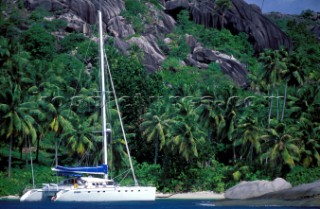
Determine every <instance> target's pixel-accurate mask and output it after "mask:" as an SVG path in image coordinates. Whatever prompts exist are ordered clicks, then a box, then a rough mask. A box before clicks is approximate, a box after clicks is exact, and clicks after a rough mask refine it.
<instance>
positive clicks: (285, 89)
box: [281, 82, 288, 122]
mask: <svg viewBox="0 0 320 209" xmlns="http://www.w3.org/2000/svg"><path fill="white" fill-rule="evenodd" d="M287 88H288V82H286V86H285V88H284V98H283V106H282V114H281V122H282V121H283V118H284V110H285V106H286V101H287Z"/></svg>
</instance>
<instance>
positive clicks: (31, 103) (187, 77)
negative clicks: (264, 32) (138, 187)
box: [0, 0, 320, 196]
mask: <svg viewBox="0 0 320 209" xmlns="http://www.w3.org/2000/svg"><path fill="white" fill-rule="evenodd" d="M7 2H9V3H10V1H7ZM22 2H23V1H21V0H19V1H17V3H18V5H14V4H11V3H10V4H6V5H3V2H1V6H2V8H4V9H3V11H6V12H5V13H1V14H0V33H1V36H0V68H1V72H0V74H1V76H0V88H1V89H2V90H3V91H1V92H0V124H1V129H0V137H1V140H0V144H1V149H2V151H1V154H0V155H1V156H0V160H1V163H2V164H3V165H6V163H7V160H8V159H9V158H10V156H11V158H10V159H12V169H13V170H12V171H11V173H12V174H13V175H12V177H11V178H7V177H6V176H7V171H8V170H9V166H8V169H7V170H2V171H1V173H0V178H1V181H0V196H3V195H9V194H21V192H22V190H23V189H24V187H25V186H27V187H29V188H30V187H31V173H30V169H29V168H28V169H23V168H22V167H24V164H25V159H23V158H25V157H26V156H25V155H24V154H23V153H22V152H21V150H22V148H23V146H24V144H25V141H26V138H30V139H33V140H30V143H31V145H32V146H34V147H35V146H37V150H38V151H39V152H38V153H34V155H37V159H36V160H35V161H37V162H36V163H35V173H36V184H38V183H42V182H56V177H53V176H51V172H50V171H49V169H48V167H49V166H50V165H51V163H52V159H53V156H54V150H55V149H54V144H55V142H59V144H60V148H59V153H60V156H59V162H61V163H62V164H65V165H67V164H69V165H71V164H74V163H75V162H78V160H79V159H80V158H81V159H83V158H85V161H86V162H85V163H86V164H95V163H99V162H101V152H100V151H99V150H100V147H101V137H100V136H94V137H93V135H92V134H91V133H92V132H94V131H95V130H100V125H99V124H98V123H97V121H99V120H100V118H99V112H100V111H99V105H100V103H99V102H98V100H97V99H96V98H97V97H98V95H99V94H100V90H99V88H98V87H97V86H98V83H99V82H98V77H99V72H98V70H97V69H98V58H97V54H98V53H97V52H98V50H97V48H98V46H97V44H96V43H94V42H92V41H90V40H89V39H87V38H86V37H84V36H83V35H81V34H70V35H68V36H66V37H65V38H63V39H60V40H58V38H57V37H55V36H53V35H51V34H52V32H55V31H59V30H63V29H64V27H65V24H66V23H65V22H63V21H59V20H54V21H48V20H44V17H46V16H50V14H49V13H48V12H47V11H46V10H45V9H41V8H40V9H37V10H35V11H33V12H32V13H31V14H30V15H29V17H28V14H27V13H26V11H25V10H24V9H22V8H23V6H22V5H21V3H22ZM230 2H231V1H228V0H219V1H216V3H217V5H218V7H217V8H216V10H215V11H213V12H214V15H216V16H217V18H224V13H225V10H226V9H228V8H230V4H229V3H230ZM148 3H152V4H154V5H156V6H160V4H159V3H158V1H156V0H140V1H135V0H126V1H125V4H126V9H127V10H126V11H124V12H123V15H124V16H125V17H126V20H127V21H129V22H131V23H132V24H133V26H134V29H135V30H136V32H137V33H143V32H144V24H145V23H150V21H151V18H150V16H152V15H151V14H152V12H153V11H149V6H150V4H148ZM151 6H152V5H151ZM153 8H155V7H153ZM310 15H311V13H310V11H307V12H306V13H305V14H303V15H302V16H305V17H306V18H309V17H310ZM300 21H301V22H300ZM310 21H312V20H310V19H309V20H308V22H307V24H306V22H303V21H302V20H299V22H295V21H288V20H285V19H282V20H281V22H279V24H278V25H279V26H281V27H284V30H285V32H286V33H288V34H289V36H290V37H291V38H292V40H293V51H292V52H287V51H285V50H272V51H265V52H264V54H262V55H261V56H260V59H258V58H257V57H255V56H254V55H253V54H254V53H253V47H252V46H251V45H250V44H249V42H248V40H247V39H248V37H247V35H245V34H242V33H240V34H238V35H234V34H232V33H231V32H230V31H228V30H226V29H223V28H222V29H221V30H216V29H212V28H211V29H210V28H205V27H203V26H201V25H197V24H195V23H194V22H192V21H190V16H189V13H188V12H187V11H182V12H181V13H180V14H179V15H178V24H177V27H176V28H175V30H174V31H172V32H171V33H170V34H167V38H169V39H170V43H169V44H164V43H163V44H162V49H163V51H164V53H165V55H167V58H166V59H165V60H164V61H163V63H162V68H161V70H160V71H159V72H156V73H154V74H148V73H146V71H145V69H144V67H143V65H142V64H141V59H142V58H143V55H142V52H141V50H140V49H139V48H138V47H137V46H133V47H132V48H131V50H130V54H129V55H122V54H120V53H119V52H118V51H117V50H115V49H114V47H113V44H112V39H108V40H109V43H108V44H107V46H108V47H107V54H108V59H109V62H110V68H111V71H112V73H113V79H114V82H115V88H116V91H117V94H118V98H120V100H121V102H120V106H121V107H120V109H121V114H122V118H123V119H124V122H125V124H126V126H125V129H126V132H127V133H129V136H128V139H129V146H130V150H131V154H132V155H133V156H134V157H135V158H136V159H137V162H135V167H136V174H137V177H138V179H139V180H140V181H141V182H140V183H142V184H152V185H154V186H157V188H158V191H162V192H173V191H176V192H179V191H198V190H214V191H216V192H222V191H224V190H225V189H227V188H229V187H230V186H233V185H234V184H236V183H238V182H239V181H241V180H256V179H271V178H274V177H278V176H287V178H288V180H289V181H291V183H292V184H294V185H296V184H300V183H307V182H311V181H314V180H316V179H319V175H318V173H320V172H319V169H318V167H316V166H319V165H320V164H319V163H320V155H319V153H320V140H319V130H320V129H319V121H320V118H319V115H320V113H319V106H320V94H319V80H320V73H319V72H320V65H319V64H320V47H319V42H318V40H317V39H316V38H315V37H314V35H313V34H311V33H310V31H309V30H308V28H309V24H310ZM26 25H27V26H28V27H25V26H26ZM26 28H28V29H26ZM186 34H189V35H192V36H193V37H195V38H196V39H197V41H198V42H200V43H201V44H202V45H203V46H204V47H206V48H209V49H214V50H219V51H222V52H224V53H226V54H228V55H230V56H231V55H233V56H234V57H236V58H237V59H239V60H240V61H241V62H242V63H245V64H247V65H248V69H249V71H250V73H251V74H250V87H249V89H241V88H238V87H236V86H235V85H234V83H233V82H232V80H231V79H229V78H228V77H227V76H225V75H223V73H221V69H220V66H219V64H217V63H211V64H209V65H208V68H207V69H201V70H200V69H198V68H195V67H189V66H186V65H185V64H184V62H183V61H184V59H185V58H186V57H187V56H188V54H189V53H190V49H189V47H188V45H187V44H186V41H185V37H186ZM56 49H58V50H56ZM88 63H91V64H92V65H93V66H92V68H89V65H88ZM87 65H88V66H87ZM86 68H88V69H86ZM302 84H303V85H302ZM268 86H269V87H273V88H275V90H277V92H278V94H277V95H276V92H274V94H271V88H267V87H268ZM268 89H269V92H268ZM109 90H110V89H108V91H109ZM285 93H287V94H285ZM284 95H286V96H287V101H286V100H285V99H284ZM275 96H277V98H273V97H275ZM110 99H111V105H110V106H111V110H110V112H111V114H114V112H115V111H114V109H112V108H113V107H114V105H113V104H112V103H114V101H112V100H113V98H110ZM271 102H273V103H271ZM275 103H276V104H275ZM271 104H273V105H271ZM281 105H282V107H283V113H284V116H285V117H284V118H280V117H279V116H277V117H274V116H275V114H274V112H275V111H277V112H278V113H277V115H279V112H280V111H279V110H280V108H279V107H280V106H281ZM284 110H286V111H285V112H284ZM268 113H271V114H270V120H269V122H270V126H269V127H268V124H267V123H268ZM117 123H118V121H112V126H113V127H114V129H115V131H114V133H115V134H114V139H113V141H112V145H113V149H112V151H111V152H109V154H110V155H111V153H112V154H113V153H115V152H117V155H116V156H115V158H114V159H113V160H112V161H110V163H109V165H110V168H111V171H112V172H114V170H115V169H117V170H118V169H119V170H120V171H124V170H125V169H126V166H127V162H126V161H125V160H124V157H126V155H127V154H126V153H125V152H124V146H123V139H122V138H121V137H119V136H118V135H117V134H116V133H118V130H117V129H119V128H118V124H117ZM11 136H14V137H11ZM10 139H12V140H13V147H12V149H10V146H9V144H10ZM37 142H38V143H39V146H38V145H37ZM150 147H152V149H150ZM89 151H90V152H93V153H88V152H89ZM109 159H110V158H109ZM150 163H153V164H150ZM39 165H43V167H40V166H39ZM301 166H305V168H304V167H301ZM4 168H5V169H6V166H4ZM114 173H116V172H114ZM128 182H129V183H132V180H127V182H121V183H128ZM12 185H17V186H15V187H13V186H12ZM37 186H39V185H37Z"/></svg>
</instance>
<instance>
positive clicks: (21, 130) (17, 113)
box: [0, 82, 37, 177]
mask: <svg viewBox="0 0 320 209" xmlns="http://www.w3.org/2000/svg"><path fill="white" fill-rule="evenodd" d="M9 83H10V82H9ZM0 95H1V98H2V99H1V100H0V101H1V103H0V112H1V113H2V117H1V119H0V122H1V135H4V136H5V137H6V138H10V146H9V160H8V177H10V176H11V163H12V149H13V143H14V142H17V139H19V138H23V137H26V136H30V137H31V139H32V140H35V139H36V138H37V133H36V130H35V128H34V122H35V120H34V118H33V116H32V115H31V114H30V112H31V111H32V110H33V109H35V108H36V104H35V103H34V102H26V101H24V100H23V98H22V91H21V88H20V86H19V85H17V84H11V83H10V88H6V89H4V91H1V92H0Z"/></svg>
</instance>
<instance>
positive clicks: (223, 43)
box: [177, 11, 254, 62]
mask: <svg viewBox="0 0 320 209" xmlns="http://www.w3.org/2000/svg"><path fill="white" fill-rule="evenodd" d="M178 22H179V25H178V31H177V32H178V33H179V34H189V35H193V36H194V37H195V38H196V39H197V40H198V41H199V42H201V43H204V44H205V45H204V46H205V47H207V48H212V49H214V50H218V51H221V52H224V53H226V54H229V55H233V56H234V57H236V58H238V59H239V58H240V60H241V61H242V60H243V61H244V62H249V60H250V57H251V56H252V55H253V52H254V51H253V47H252V45H251V44H250V43H249V42H248V41H247V38H248V37H247V35H246V34H244V33H240V34H239V35H232V33H231V32H230V31H229V30H227V29H222V30H217V29H213V28H205V27H204V26H203V25H197V24H195V23H194V22H192V21H190V20H189V13H188V12H187V11H182V12H180V13H179V14H178Z"/></svg>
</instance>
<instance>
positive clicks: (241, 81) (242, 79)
mask: <svg viewBox="0 0 320 209" xmlns="http://www.w3.org/2000/svg"><path fill="white" fill-rule="evenodd" d="M186 42H187V44H188V46H189V47H190V49H191V54H190V55H188V56H187V58H186V59H185V60H184V61H185V63H186V64H187V65H190V66H194V67H197V68H202V69H206V68H208V64H210V63H212V62H215V63H218V64H219V65H220V68H221V71H222V72H223V73H224V74H226V75H228V76H229V77H230V78H231V79H232V80H233V81H234V82H235V84H236V85H238V86H241V87H247V85H248V84H247V75H248V71H247V69H246V67H245V65H244V64H242V63H240V62H239V61H238V60H237V59H235V58H234V57H233V56H232V55H231V56H229V55H227V54H223V53H221V52H219V51H214V50H211V49H207V48H204V47H203V46H202V45H201V44H200V43H198V42H197V40H196V39H195V38H194V37H193V36H190V35H187V36H186Z"/></svg>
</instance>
